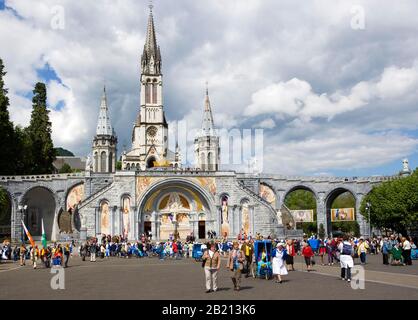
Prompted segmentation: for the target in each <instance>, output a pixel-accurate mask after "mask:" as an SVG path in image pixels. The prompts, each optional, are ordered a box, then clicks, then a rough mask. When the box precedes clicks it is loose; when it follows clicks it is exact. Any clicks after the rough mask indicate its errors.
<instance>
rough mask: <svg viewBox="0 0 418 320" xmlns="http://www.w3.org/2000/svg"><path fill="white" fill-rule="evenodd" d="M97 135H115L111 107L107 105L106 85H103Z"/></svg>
mask: <svg viewBox="0 0 418 320" xmlns="http://www.w3.org/2000/svg"><path fill="white" fill-rule="evenodd" d="M96 134H97V135H108V136H111V135H113V128H112V124H111V123H110V117H109V109H108V107H107V97H106V87H103V95H102V101H101V103H100V111H99V121H98V122H97V129H96Z"/></svg>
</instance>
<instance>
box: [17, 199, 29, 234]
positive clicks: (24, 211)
mask: <svg viewBox="0 0 418 320" xmlns="http://www.w3.org/2000/svg"><path fill="white" fill-rule="evenodd" d="M27 208H28V206H27V205H26V204H25V205H24V206H22V205H19V206H18V209H19V211H20V213H21V214H22V221H23V222H24V221H25V215H26V209H27ZM24 232H25V231H24V230H23V225H22V240H24V239H25V236H24Z"/></svg>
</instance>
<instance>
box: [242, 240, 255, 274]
mask: <svg viewBox="0 0 418 320" xmlns="http://www.w3.org/2000/svg"><path fill="white" fill-rule="evenodd" d="M241 250H242V251H243V252H244V254H245V267H244V271H245V277H246V278H248V277H249V276H250V273H251V272H252V274H254V270H253V254H254V246H253V244H252V243H251V242H250V240H248V239H247V240H245V242H244V244H243V245H242V246H241Z"/></svg>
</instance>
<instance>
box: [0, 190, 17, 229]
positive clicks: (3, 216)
mask: <svg viewBox="0 0 418 320" xmlns="http://www.w3.org/2000/svg"><path fill="white" fill-rule="evenodd" d="M2 190H3V191H4V193H5V197H6V203H5V206H4V207H2V208H1V209H2V211H1V212H0V237H3V236H6V237H9V236H11V235H12V221H13V220H14V217H13V212H14V210H13V206H14V203H15V201H14V200H13V196H12V194H11V193H10V192H9V191H8V190H7V189H6V188H2Z"/></svg>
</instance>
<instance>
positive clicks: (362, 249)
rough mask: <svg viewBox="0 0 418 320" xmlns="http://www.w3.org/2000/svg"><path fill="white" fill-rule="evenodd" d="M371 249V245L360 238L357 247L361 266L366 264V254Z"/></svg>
mask: <svg viewBox="0 0 418 320" xmlns="http://www.w3.org/2000/svg"><path fill="white" fill-rule="evenodd" d="M368 249H369V245H368V244H367V242H366V241H364V239H363V238H360V240H359V243H358V246H357V254H358V256H359V257H360V262H361V264H366V253H367V250H368Z"/></svg>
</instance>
